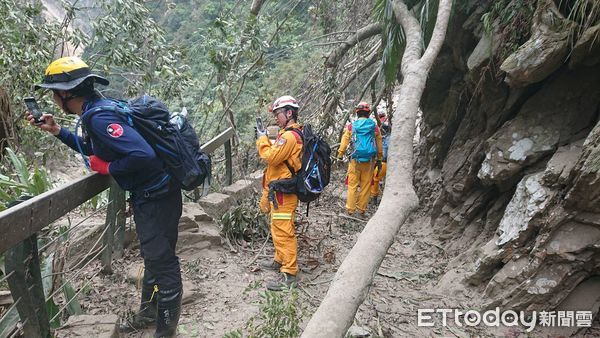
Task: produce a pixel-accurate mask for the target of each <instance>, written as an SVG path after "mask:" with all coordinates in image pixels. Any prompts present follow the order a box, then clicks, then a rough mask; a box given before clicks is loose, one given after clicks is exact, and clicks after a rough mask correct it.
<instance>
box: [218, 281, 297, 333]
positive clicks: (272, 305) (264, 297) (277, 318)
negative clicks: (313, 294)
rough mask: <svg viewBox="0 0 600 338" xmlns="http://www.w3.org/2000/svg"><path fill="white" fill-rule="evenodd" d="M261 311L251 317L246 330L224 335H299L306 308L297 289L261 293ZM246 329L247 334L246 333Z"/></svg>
mask: <svg viewBox="0 0 600 338" xmlns="http://www.w3.org/2000/svg"><path fill="white" fill-rule="evenodd" d="M259 296H260V300H259V313H258V314H257V315H255V316H253V317H251V318H250V319H249V320H248V322H246V325H245V327H244V330H242V329H237V330H234V331H231V332H228V333H227V334H225V335H224V337H226V338H241V337H244V336H247V337H252V338H269V337H298V336H300V323H301V321H302V317H303V316H304V308H303V306H302V303H301V302H300V299H299V296H298V290H297V289H285V290H284V291H280V292H272V291H264V292H260V293H259ZM244 331H246V334H245V335H244Z"/></svg>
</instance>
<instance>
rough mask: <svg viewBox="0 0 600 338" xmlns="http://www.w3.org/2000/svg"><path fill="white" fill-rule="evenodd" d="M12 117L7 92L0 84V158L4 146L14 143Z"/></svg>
mask: <svg viewBox="0 0 600 338" xmlns="http://www.w3.org/2000/svg"><path fill="white" fill-rule="evenodd" d="M14 119H15V118H14V116H13V111H12V109H11V107H10V98H9V97H8V93H7V92H6V90H5V89H4V88H3V87H1V86H0V158H2V156H3V155H4V148H6V147H8V146H11V145H12V146H14V143H16V138H15V128H16V127H15V125H14V123H13V121H14Z"/></svg>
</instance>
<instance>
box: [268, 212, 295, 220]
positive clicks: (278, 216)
mask: <svg viewBox="0 0 600 338" xmlns="http://www.w3.org/2000/svg"><path fill="white" fill-rule="evenodd" d="M271 218H272V219H292V214H291V213H282V212H274V213H273V215H272V217H271Z"/></svg>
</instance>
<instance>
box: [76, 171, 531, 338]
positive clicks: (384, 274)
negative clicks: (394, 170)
mask: <svg viewBox="0 0 600 338" xmlns="http://www.w3.org/2000/svg"><path fill="white" fill-rule="evenodd" d="M335 182H342V179H341V178H340V177H337V178H335ZM344 190H345V189H344V186H343V185H342V184H341V183H334V184H333V186H332V187H331V188H330V189H329V191H328V193H327V195H326V196H323V197H322V198H321V201H320V202H319V203H318V204H317V205H311V208H310V215H309V217H308V218H306V217H305V216H304V213H305V211H306V209H305V205H303V204H301V205H300V206H299V208H298V215H297V233H298V243H299V265H300V268H301V272H300V274H299V278H300V281H301V284H300V285H301V286H300V289H299V290H300V299H301V301H302V303H303V304H304V305H305V306H306V309H305V310H306V311H305V313H306V314H305V315H304V317H303V322H304V323H303V325H305V324H306V321H307V320H308V319H309V318H310V314H311V313H312V312H314V310H315V309H316V307H317V306H318V304H319V302H320V300H321V299H322V298H323V296H324V295H325V293H326V292H327V288H328V286H329V282H330V281H331V279H332V278H333V276H334V274H335V271H336V269H337V267H338V266H339V265H340V263H341V262H342V260H343V259H344V257H345V256H346V254H347V252H348V251H349V250H350V249H351V247H352V245H353V244H354V243H355V241H356V239H357V238H358V235H359V233H360V231H361V230H362V228H363V227H364V224H365V222H361V221H355V220H350V219H347V218H344V217H340V216H339V215H338V214H339V212H340V211H342V210H344V208H343V205H344V201H343V200H342V198H343V196H342V195H343V194H342V192H343V191H344ZM374 208H375V206H374V205H370V206H369V212H370V213H373V212H374V211H375V210H374ZM430 229H431V227H430V226H429V218H428V217H427V215H426V214H423V213H421V214H419V213H416V214H415V215H413V217H411V218H410V219H409V220H408V221H407V223H406V224H405V225H404V226H403V227H402V228H401V230H400V232H399V233H398V235H397V238H396V241H395V243H394V244H393V245H392V247H391V248H390V250H389V252H388V254H387V256H386V257H385V259H384V261H383V263H382V265H381V268H380V269H379V271H378V273H377V275H376V276H375V278H374V282H373V285H372V287H371V289H370V292H369V294H368V296H367V298H366V300H365V302H364V303H363V304H362V305H361V307H360V309H359V311H358V313H357V315H356V319H355V323H354V326H356V328H355V329H358V330H359V331H360V330H367V331H368V332H369V333H370V334H371V336H372V337H416V336H419V337H423V336H444V337H454V336H456V337H464V336H469V335H475V336H497V335H503V336H512V337H517V336H520V335H521V334H522V332H521V330H514V329H513V330H507V329H501V330H499V329H496V330H490V329H484V328H480V327H477V328H474V329H473V328H465V327H457V326H456V325H452V326H451V327H446V328H442V327H441V325H436V327H435V328H424V327H418V326H417V309H420V308H421V309H422V308H434V309H437V308H459V309H465V310H466V309H471V308H475V309H477V308H478V304H480V302H481V300H482V299H481V297H480V292H473V290H471V291H470V292H469V291H467V290H465V289H461V290H460V291H459V292H456V294H453V295H447V294H440V293H438V291H439V286H437V285H436V283H437V282H438V280H439V277H440V276H441V275H442V274H443V272H445V268H446V265H447V263H448V261H449V260H450V259H451V258H453V257H449V256H448V255H447V254H446V251H445V250H444V248H443V246H442V244H441V243H439V242H437V239H438V236H436V235H435V234H432V233H431V230H430ZM262 245H263V243H253V244H252V245H251V246H249V247H247V248H237V251H238V252H232V251H231V250H230V249H229V248H228V247H227V246H226V245H225V246H223V247H219V248H217V249H205V250H203V251H202V252H201V253H200V254H198V253H195V256H196V257H199V258H194V259H192V258H190V257H187V256H185V255H182V256H181V257H180V258H181V266H182V271H183V276H184V284H186V285H187V290H188V294H187V295H186V296H187V297H190V298H189V299H188V303H184V306H183V312H182V317H181V320H180V325H179V335H178V336H179V337H222V336H223V335H224V334H226V333H228V332H231V331H234V330H236V329H239V328H243V327H244V325H245V324H246V322H247V321H248V320H249V319H250V318H251V317H252V316H254V315H256V314H257V313H258V305H257V304H258V302H259V300H260V295H259V293H260V292H263V291H264V290H265V289H264V284H265V282H266V281H268V280H269V279H273V278H275V277H277V274H276V273H275V272H272V271H263V270H260V269H259V268H258V262H259V261H260V260H261V259H270V257H272V253H273V248H272V244H271V243H270V242H269V243H267V244H266V245H265V247H264V250H261V247H262ZM255 258H258V259H256V261H255V262H254V263H253V264H251V265H249V266H247V265H248V264H249V263H250V262H252V261H253V260H254V259H255ZM141 265H142V260H141V258H140V257H139V251H138V249H137V248H135V247H134V248H132V249H128V250H127V251H126V255H125V257H124V258H122V259H119V260H117V261H116V262H115V264H114V270H115V273H114V274H113V275H110V276H103V275H98V276H97V277H95V280H94V283H93V284H94V285H96V287H94V288H92V290H91V291H90V292H87V293H86V296H85V297H84V298H83V299H81V303H82V304H84V307H85V309H84V311H85V312H86V313H89V314H101V313H116V314H119V315H123V314H125V313H126V312H127V311H128V310H129V309H135V308H137V306H138V291H136V289H135V286H134V284H133V283H131V282H128V281H127V275H128V274H129V275H131V274H132V272H131V271H132V269H133V270H135V269H136V267H138V266H141ZM98 268H99V267H91V268H90V272H89V274H90V275H91V274H93V273H94V269H98ZM96 271H97V270H96ZM134 274H135V273H134ZM189 290H192V291H193V292H192V294H190V292H189ZM359 331H355V332H359ZM152 333H153V330H147V331H145V332H137V333H132V334H128V335H126V337H151V336H152ZM523 336H525V335H523Z"/></svg>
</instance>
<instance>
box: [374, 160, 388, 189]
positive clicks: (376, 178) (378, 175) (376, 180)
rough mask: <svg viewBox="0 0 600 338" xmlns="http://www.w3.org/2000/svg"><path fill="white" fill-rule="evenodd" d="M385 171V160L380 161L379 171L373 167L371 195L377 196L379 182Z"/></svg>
mask: <svg viewBox="0 0 600 338" xmlns="http://www.w3.org/2000/svg"><path fill="white" fill-rule="evenodd" d="M386 173H387V162H382V163H381V172H380V171H378V170H377V168H375V171H374V172H373V182H372V183H371V197H377V196H379V182H381V181H383V179H384V178H385V174H386Z"/></svg>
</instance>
